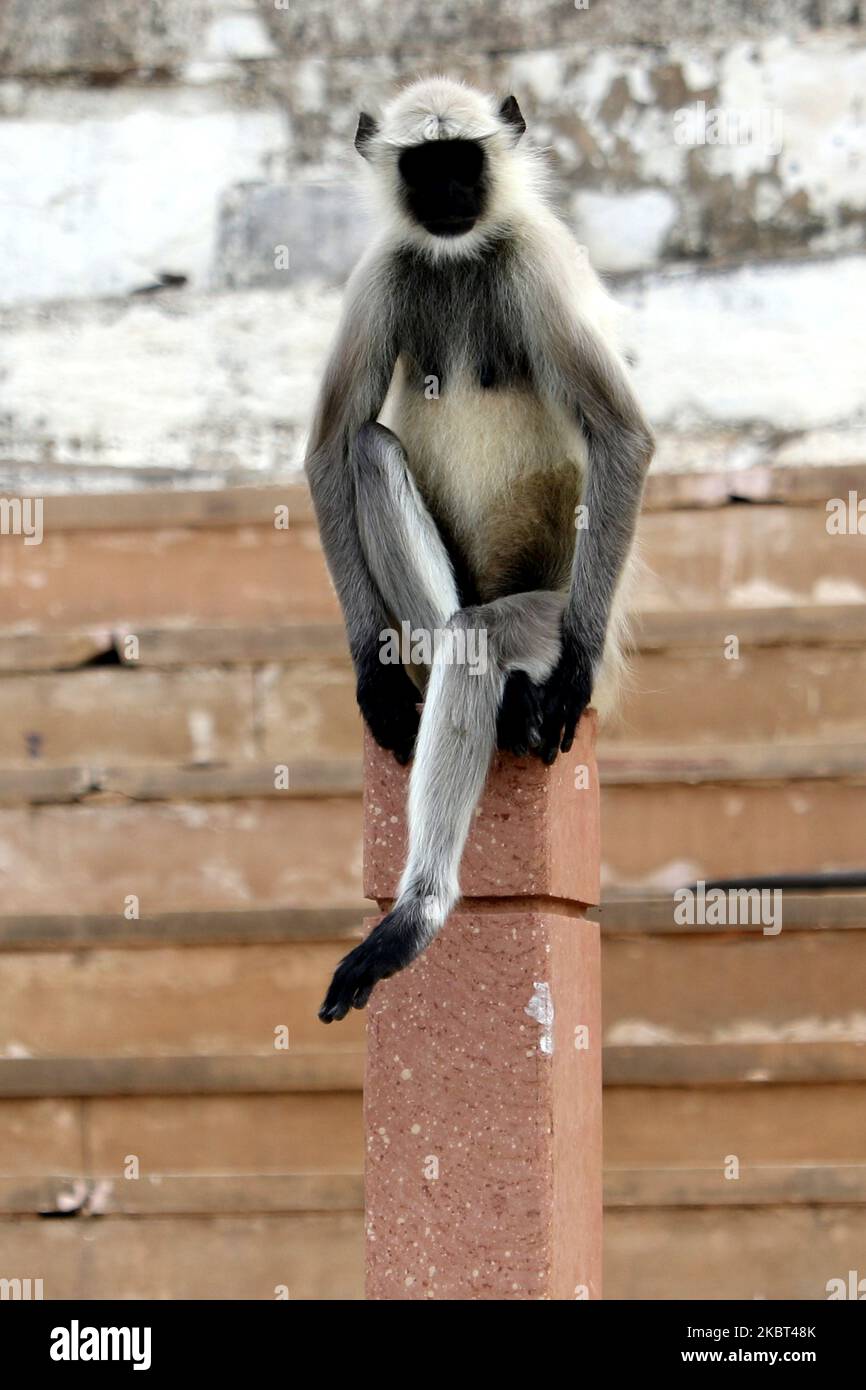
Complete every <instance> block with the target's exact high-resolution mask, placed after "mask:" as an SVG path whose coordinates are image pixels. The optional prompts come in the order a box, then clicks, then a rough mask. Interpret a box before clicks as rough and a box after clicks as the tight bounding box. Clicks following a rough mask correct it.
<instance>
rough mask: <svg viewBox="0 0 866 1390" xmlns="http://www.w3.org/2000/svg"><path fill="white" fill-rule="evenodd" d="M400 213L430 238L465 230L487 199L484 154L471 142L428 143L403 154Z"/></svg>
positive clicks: (483, 206) (477, 215) (470, 227)
mask: <svg viewBox="0 0 866 1390" xmlns="http://www.w3.org/2000/svg"><path fill="white" fill-rule="evenodd" d="M399 169H400V177H401V179H402V186H403V200H404V204H405V206H406V210H407V211H408V212H409V214H410V216H411V217H414V219H415V221H416V222H419V223H420V224H421V226H422V227H424V228H425V230H426V231H428V232H430V233H431V235H433V236H444V237H455V236H463V235H464V233H466V232H471V230H472V228H473V227H474V226H475V223H476V222H477V221H478V219H479V217H480V216H481V215H482V213H483V212H484V208H485V203H486V200H487V187H486V178H485V161H484V151H483V150H482V148H481V146H480V145H478V144H476V142H475V141H474V140H431V141H429V142H427V143H426V144H423V145H412V146H410V147H409V148H408V149H405V150H403V152H402V153H401V155H400V162H399Z"/></svg>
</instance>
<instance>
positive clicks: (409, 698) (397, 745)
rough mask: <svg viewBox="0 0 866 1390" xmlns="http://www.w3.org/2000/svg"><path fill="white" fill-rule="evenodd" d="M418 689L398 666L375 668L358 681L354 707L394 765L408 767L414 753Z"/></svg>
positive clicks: (378, 665) (416, 730)
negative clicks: (405, 765) (359, 710)
mask: <svg viewBox="0 0 866 1390" xmlns="http://www.w3.org/2000/svg"><path fill="white" fill-rule="evenodd" d="M420 699H421V696H420V694H419V692H418V689H417V688H416V686H415V685H413V683H412V681H411V680H410V679H409V677H408V676H407V675H406V672H405V671H404V669H403V667H402V666H384V665H380V664H377V665H375V666H372V667H369V668H368V669H367V670H366V671H365V672H363V673H362V674H361V675H359V677H358V704H359V706H360V708H361V713H362V714H363V716H364V720H365V722H366V724H367V727H368V728H369V730H370V733H371V734H372V735H373V737H374V739H375V740H376V742H377V743H378V744H379V747H380V748H388V749H390V751H391V752H392V753H393V754H394V757H395V758H396V759H397V761H398V763H404V764H405V763H408V761H409V759H410V758H411V757H412V754H413V752H414V750H415V739H416V738H417V736H418V725H419V723H420V721H421V716H420V714H419V713H418V702H419V700H420Z"/></svg>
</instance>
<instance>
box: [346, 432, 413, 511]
mask: <svg viewBox="0 0 866 1390" xmlns="http://www.w3.org/2000/svg"><path fill="white" fill-rule="evenodd" d="M351 458H352V466H353V469H354V472H355V480H356V483H357V485H358V488H359V490H360V492H362V493H363V491H364V490H365V489H366V488H368V487H374V488H381V487H383V486H384V487H385V488H387V489H388V491H389V492H391V493H392V494H394V495H396V493H397V490H398V488H399V487H400V486H401V485H405V482H406V480H407V478H408V476H409V469H408V463H407V459H406V450H405V449H404V448H403V445H402V444H401V442H400V440H399V439H398V437H397V435H396V434H395V433H394V431H393V430H389V429H388V428H387V426H386V425H380V424H379V423H378V421H375V420H370V421H368V422H367V423H366V424H364V425H362V426H361V428H360V429H359V430H358V433H357V434H356V436H355V440H354V443H353V445H352V449H351Z"/></svg>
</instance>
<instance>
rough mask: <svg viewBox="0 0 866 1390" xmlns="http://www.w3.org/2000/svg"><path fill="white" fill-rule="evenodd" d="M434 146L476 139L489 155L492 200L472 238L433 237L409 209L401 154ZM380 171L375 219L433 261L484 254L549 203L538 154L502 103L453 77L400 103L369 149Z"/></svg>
mask: <svg viewBox="0 0 866 1390" xmlns="http://www.w3.org/2000/svg"><path fill="white" fill-rule="evenodd" d="M428 140H477V141H478V142H479V143H480V144H481V145H482V146H483V148H484V150H485V153H486V154H487V172H488V202H487V209H486V212H485V214H484V216H483V217H482V218H480V219H479V221H478V222H477V223H476V225H475V227H473V229H472V230H471V231H470V232H466V233H465V234H464V235H463V236H458V237H437V236H433V235H432V234H431V233H430V232H428V231H426V230H425V228H423V227H420V226H419V225H418V224H417V223H416V222H415V221H414V220H413V219H412V218H411V217H409V216H407V214H406V213H405V211H404V210H403V206H402V200H401V198H400V175H399V170H398V167H397V166H398V160H399V158H400V151H401V150H402V149H405V148H406V147H407V146H410V145H420V144H423V143H424V142H425V141H428ZM364 152H365V155H366V157H367V159H368V160H369V163H370V165H371V168H372V171H373V180H372V193H373V196H374V200H375V202H376V204H377V206H376V210H375V215H376V218H377V221H378V222H379V225H380V226H383V227H384V228H385V235H386V236H390V237H392V238H394V239H396V240H399V241H402V242H404V243H408V244H410V245H414V246H418V247H422V248H423V249H424V250H425V251H426V252H427V253H428V255H430V256H431V257H432V258H433V259H434V260H438V259H447V258H449V257H455V258H459V257H461V256H466V255H471V254H473V253H474V252H476V251H478V250H480V249H481V248H483V247H484V246H485V245H486V244H487V243H488V242H489V241H490V240H491V239H492V238H494V237H495V236H497V235H498V234H499V233H501V231H502V230H503V229H506V228H510V227H512V226H514V225H515V224H516V223H518V222H520V221H521V220H522V219H523V218H525V217H526V216H527V215H528V214H529V213H530V212H531V209H532V207H533V206H534V205H537V202H538V199H539V198H540V197H543V190H544V186H545V183H546V175H545V171H544V168H543V166H542V165H541V163H540V162H539V159H538V156H537V154H536V153H535V152H534V151H533V150H532V149H530V148H528V147H524V146H523V145H522V144H520V143H517V141H516V135H515V131H514V129H513V128H512V127H511V126H510V125H509V124H508V123H507V122H506V121H504V120H503V119H502V117H501V116H500V115H499V108H498V104H497V102H496V100H495V98H493V97H491V96H488V95H487V94H486V93H484V92H477V91H474V90H473V89H472V88H471V87H467V86H465V85H464V84H463V83H462V82H454V81H452V80H451V79H450V78H447V77H431V78H426V79H423V80H422V81H420V82H415V83H413V84H412V86H410V87H408V88H406V89H405V90H404V91H402V92H401V93H400V94H399V95H398V96H397V97H395V98H394V100H393V101H392V102H390V103H389V104H388V105H387V106H386V107H385V110H384V112H383V114H382V119H381V121H380V123H379V126H378V129H377V131H376V133H375V134H374V135H373V136H371V138H370V139H369V140H368V142H367V144H366V145H365V150H364Z"/></svg>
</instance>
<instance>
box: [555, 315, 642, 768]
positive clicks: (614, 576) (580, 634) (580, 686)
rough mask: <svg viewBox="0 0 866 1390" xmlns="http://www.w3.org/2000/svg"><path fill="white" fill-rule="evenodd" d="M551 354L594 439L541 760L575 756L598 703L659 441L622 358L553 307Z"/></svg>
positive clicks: (561, 387)
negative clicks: (616, 607) (596, 684)
mask: <svg viewBox="0 0 866 1390" xmlns="http://www.w3.org/2000/svg"><path fill="white" fill-rule="evenodd" d="M548 309H549V312H548V315H547V325H548V328H549V329H550V330H551V336H550V342H551V343H552V347H551V349H550V355H549V358H548V360H547V363H546V366H547V370H548V374H549V383H550V385H551V387H552V389H553V392H554V394H555V395H556V396H557V397H558V398H559V401H560V403H561V404H562V405H564V406H565V407H566V409H567V410H568V411H569V413H570V414H572V415H573V417H574V418H576V420H577V422H578V424H579V425H580V428H581V430H582V432H583V435H584V438H585V440H586V447H587V458H588V467H587V477H586V485H585V488H584V493H583V497H582V504H583V505H584V506H585V507H586V525H585V527H584V528H583V529H577V530H576V541H575V550H574V561H573V565H572V573H571V584H570V588H569V594H568V600H567V603H566V607H565V611H564V613H563V619H562V638H563V646H562V654H561V656H560V660H559V663H558V665H557V666H556V668H555V669H554V671H553V672H552V674H551V676H550V678H549V680H548V681H547V683H546V685H545V688H544V692H543V739H542V748H541V750H540V751H541V756H542V757H543V758H544V759H545V761H548V762H551V761H552V760H553V758H555V756H556V753H557V751H558V749H559V748H560V747H561V748H562V751H563V752H567V751H568V750H569V748H570V747H571V745H572V742H573V740H574V733H575V728H576V725H577V721H578V719H579V718H580V716H581V714H582V712H583V710H584V709H585V707H586V706H587V705H588V704H589V701H590V699H591V696H592V685H593V680H594V676H595V673H596V671H597V669H598V665H599V662H600V661H601V657H602V652H603V650H604V643H605V635H606V632H607V626H608V620H609V618H610V613H611V606H612V603H613V598H614V593H615V591H616V586H617V583H618V581H619V578H620V575H621V573H622V569H623V565H624V563H625V560H626V557H627V555H628V552H629V549H630V546H631V542H632V537H633V535H634V530H635V525H636V523H637V517H638V512H639V509H640V502H641V495H642V493H643V486H644V480H645V477H646V471H647V469H648V467H649V464H650V461H651V459H652V455H653V436H652V432H651V430H650V428H649V425H648V424H647V422H646V420H645V419H644V416H643V414H642V412H641V409H640V406H639V405H638V403H637V400H636V398H635V396H634V394H633V392H632V390H631V387H630V385H629V383H628V381H627V379H626V376H625V372H624V371H623V369H622V367H621V366H620V364H619V362H618V361H617V359H616V358H615V356H614V355H613V353H612V352H611V351H610V350H609V349H608V348H607V347H606V346H605V344H604V343H603V342H602V341H601V338H600V337H599V336H598V335H597V334H596V333H595V332H594V331H593V329H592V328H591V327H589V326H588V325H586V324H584V323H583V322H580V321H577V322H575V321H574V320H573V319H572V320H571V321H569V317H568V314H567V311H566V310H565V308H564V306H563V305H562V303H561V302H559V303H557V302H556V300H555V299H554V300H553V301H552V302H551V303H550V304H549V306H548Z"/></svg>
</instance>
